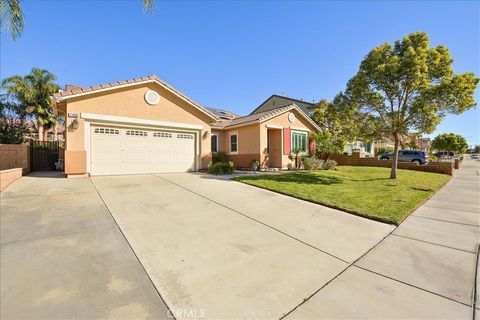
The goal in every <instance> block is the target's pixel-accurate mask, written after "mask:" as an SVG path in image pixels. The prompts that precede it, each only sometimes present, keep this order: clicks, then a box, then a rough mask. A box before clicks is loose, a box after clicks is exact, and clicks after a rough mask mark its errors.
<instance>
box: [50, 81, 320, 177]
mask: <svg viewBox="0 0 480 320" xmlns="http://www.w3.org/2000/svg"><path fill="white" fill-rule="evenodd" d="M54 100H55V110H56V112H57V113H58V114H59V115H61V116H62V117H64V118H65V123H66V130H65V154H64V163H65V173H66V174H67V175H68V176H73V175H84V174H92V175H110V174H111V175H113V174H137V173H156V172H158V173H160V172H186V171H196V170H200V169H206V168H207V166H208V164H209V163H210V162H211V159H212V151H214V152H215V151H225V152H226V153H227V155H228V157H229V159H230V160H231V161H233V162H234V163H235V165H236V166H237V167H249V165H250V162H251V161H252V160H254V159H255V160H258V161H260V163H261V164H262V165H263V166H264V167H282V168H284V167H286V166H287V164H288V163H289V162H290V161H291V160H290V159H288V156H289V154H290V153H291V150H292V149H293V148H304V149H305V152H306V153H308V150H309V140H308V138H309V133H310V132H318V131H319V128H318V126H317V125H316V124H315V123H314V122H313V121H312V120H311V119H310V118H309V117H308V116H307V115H306V114H305V113H304V112H303V111H302V110H301V109H300V108H299V107H298V106H296V105H295V104H290V105H288V106H283V107H279V108H276V109H274V110H270V111H267V112H260V113H257V114H255V115H253V116H245V117H235V115H234V114H233V113H228V112H226V114H223V115H224V116H219V113H218V111H222V110H218V109H215V110H216V111H212V110H209V109H207V108H205V107H203V106H201V105H200V104H198V103H196V102H195V101H193V100H192V99H190V98H189V97H187V96H186V95H184V94H183V93H181V92H179V91H178V90H176V89H174V88H173V87H171V86H170V85H168V84H167V83H165V82H164V81H162V80H160V79H159V78H157V77H156V76H155V75H151V76H148V77H143V78H137V79H132V80H126V81H119V82H114V83H108V84H104V85H99V86H94V87H88V88H84V87H79V86H69V87H66V90H65V91H62V92H60V93H57V94H55V96H54Z"/></svg>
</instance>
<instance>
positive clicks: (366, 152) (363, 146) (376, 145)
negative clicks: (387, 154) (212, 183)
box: [343, 139, 394, 157]
mask: <svg viewBox="0 0 480 320" xmlns="http://www.w3.org/2000/svg"><path fill="white" fill-rule="evenodd" d="M393 147H394V145H393V142H392V141H391V140H390V139H383V140H380V141H373V142H364V141H362V140H357V141H354V142H350V143H347V144H346V145H345V148H344V150H343V152H344V153H346V154H349V155H351V154H352V153H353V151H357V152H359V153H360V154H361V155H363V156H365V157H375V156H377V152H378V150H379V149H381V148H392V149H393Z"/></svg>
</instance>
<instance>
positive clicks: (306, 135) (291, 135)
mask: <svg viewBox="0 0 480 320" xmlns="http://www.w3.org/2000/svg"><path fill="white" fill-rule="evenodd" d="M294 133H298V134H303V135H305V137H306V139H305V141H306V143H305V154H306V155H308V154H309V152H308V151H309V150H308V147H309V145H308V133H307V132H306V131H301V130H290V153H293V150H294V148H293V134H294Z"/></svg>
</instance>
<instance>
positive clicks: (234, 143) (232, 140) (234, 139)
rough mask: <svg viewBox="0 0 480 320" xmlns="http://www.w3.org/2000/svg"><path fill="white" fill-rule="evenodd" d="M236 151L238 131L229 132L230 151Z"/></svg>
mask: <svg viewBox="0 0 480 320" xmlns="http://www.w3.org/2000/svg"><path fill="white" fill-rule="evenodd" d="M237 152H238V133H231V134H230V153H237Z"/></svg>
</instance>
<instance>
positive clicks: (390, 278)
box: [354, 265, 470, 307]
mask: <svg viewBox="0 0 480 320" xmlns="http://www.w3.org/2000/svg"><path fill="white" fill-rule="evenodd" d="M354 267H357V268H359V269H362V270H364V271H367V272H370V273H373V274H376V275H377V276H380V277H383V278H387V279H389V280H392V281H395V282H399V283H401V284H404V285H406V286H409V287H412V288H415V289H418V290H421V291H425V292H428V293H430V294H433V295H436V296H438V297H442V298H444V299H448V300H450V301H453V302H456V303H460V304H462V305H464V306H467V307H470V305H469V304H468V303H465V302H461V301H458V300H455V299H453V298H449V297H446V296H444V295H441V294H439V293H436V292H433V291H430V290H428V289H425V288H421V287H417V286H416V285H413V284H411V283H408V282H405V281H402V280H398V279H395V278H392V277H390V276H387V275H384V274H382V273H379V272H377V271H373V270H370V269H367V268H365V267H362V266H358V265H354Z"/></svg>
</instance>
